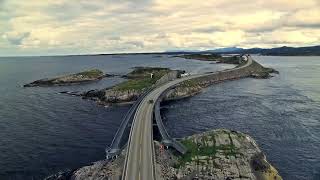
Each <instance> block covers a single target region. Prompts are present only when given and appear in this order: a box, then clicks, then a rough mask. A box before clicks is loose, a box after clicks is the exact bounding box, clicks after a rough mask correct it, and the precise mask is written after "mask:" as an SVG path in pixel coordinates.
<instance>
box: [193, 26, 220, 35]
mask: <svg viewBox="0 0 320 180" xmlns="http://www.w3.org/2000/svg"><path fill="white" fill-rule="evenodd" d="M193 31H194V32H199V33H213V32H221V31H224V30H223V28H221V27H218V26H208V27H201V28H196V29H194V30H193Z"/></svg>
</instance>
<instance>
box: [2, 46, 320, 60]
mask: <svg viewBox="0 0 320 180" xmlns="http://www.w3.org/2000/svg"><path fill="white" fill-rule="evenodd" d="M205 53H212V54H251V55H259V56H320V45H319V46H307V47H287V46H283V47H276V48H270V49H264V48H251V49H242V48H234V50H226V49H214V50H204V51H198V50H177V51H164V52H135V53H134V52H131V53H129V52H128V53H94V54H66V55H63V54H60V55H59V54H58V55H26V56H0V58H10V57H69V56H70V57H74V56H121V55H179V54H180V55H181V54H205Z"/></svg>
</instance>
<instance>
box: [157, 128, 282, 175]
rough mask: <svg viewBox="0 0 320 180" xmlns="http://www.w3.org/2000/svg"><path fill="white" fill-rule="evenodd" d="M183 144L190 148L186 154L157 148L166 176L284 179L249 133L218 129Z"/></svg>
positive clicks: (190, 138) (158, 157)
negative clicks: (176, 153) (176, 154)
mask: <svg viewBox="0 0 320 180" xmlns="http://www.w3.org/2000/svg"><path fill="white" fill-rule="evenodd" d="M182 143H183V144H184V145H185V146H186V147H187V149H188V152H187V153H186V154H185V155H181V156H178V157H176V156H174V155H173V154H172V153H171V152H170V151H165V152H160V151H159V150H158V151H157V154H158V156H157V162H158V163H159V168H160V169H161V170H160V171H161V172H162V177H163V179H193V178H200V179H215V180H225V179H246V180H269V179H270V180H271V179H272V180H280V179H282V178H281V177H280V175H279V174H278V172H277V170H276V169H275V168H274V167H273V166H272V165H271V164H270V163H268V161H267V160H266V156H265V155H264V154H263V152H262V151H261V150H260V148H259V147H258V145H257V144H256V142H255V141H254V140H253V139H252V138H251V137H250V136H248V135H246V134H243V133H240V132H236V131H230V130H226V129H218V130H213V131H208V132H205V133H201V134H196V135H193V136H190V137H186V138H184V139H183V140H182ZM164 154H165V155H164ZM172 164H174V165H172Z"/></svg>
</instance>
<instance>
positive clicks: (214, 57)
mask: <svg viewBox="0 0 320 180" xmlns="http://www.w3.org/2000/svg"><path fill="white" fill-rule="evenodd" d="M175 57H180V58H185V59H196V60H200V61H214V62H216V63H225V64H239V63H240V62H241V60H242V58H241V57H240V56H221V55H220V54H214V53H209V54H184V55H180V56H175Z"/></svg>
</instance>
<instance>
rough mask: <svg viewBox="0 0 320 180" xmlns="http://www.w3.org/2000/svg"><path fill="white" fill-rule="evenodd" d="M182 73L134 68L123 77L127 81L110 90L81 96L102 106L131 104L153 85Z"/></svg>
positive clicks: (164, 69) (91, 92)
mask: <svg viewBox="0 0 320 180" xmlns="http://www.w3.org/2000/svg"><path fill="white" fill-rule="evenodd" d="M182 73H184V71H180V70H171V69H169V68H161V67H134V68H133V71H131V72H130V73H128V74H127V75H124V76H123V78H126V79H127V81H124V82H122V83H119V84H117V85H115V86H113V87H110V88H106V89H101V90H91V91H88V92H84V93H81V96H83V98H86V99H88V98H89V99H92V100H95V101H97V102H98V103H99V104H103V105H111V104H123V103H131V102H134V101H136V100H137V99H138V98H139V96H140V95H141V94H142V93H144V92H146V91H147V90H148V89H149V88H151V87H153V86H154V85H157V84H161V83H163V82H167V80H170V79H174V78H177V77H178V76H180V74H182Z"/></svg>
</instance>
